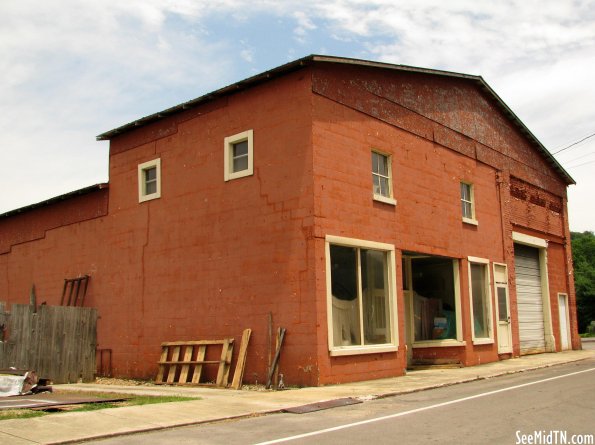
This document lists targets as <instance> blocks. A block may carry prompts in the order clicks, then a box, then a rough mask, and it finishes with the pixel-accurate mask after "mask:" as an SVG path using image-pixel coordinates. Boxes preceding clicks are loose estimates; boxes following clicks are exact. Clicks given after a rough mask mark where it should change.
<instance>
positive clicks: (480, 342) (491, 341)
mask: <svg viewBox="0 0 595 445" xmlns="http://www.w3.org/2000/svg"><path fill="white" fill-rule="evenodd" d="M473 344H474V345H493V344H494V339H493V338H475V339H473Z"/></svg>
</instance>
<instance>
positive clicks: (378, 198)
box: [372, 149, 397, 205]
mask: <svg viewBox="0 0 595 445" xmlns="http://www.w3.org/2000/svg"><path fill="white" fill-rule="evenodd" d="M372 153H376V154H377V155H380V156H384V157H385V158H386V170H387V173H388V176H385V175H383V174H381V173H377V172H375V171H374V164H373V163H372V196H373V199H374V201H380V202H383V203H385V204H391V205H397V200H396V199H394V198H393V172H392V156H391V155H390V154H388V153H384V152H382V151H380V150H376V149H372ZM374 176H379V177H382V178H386V179H387V183H388V196H384V195H381V194H378V193H376V191H375V190H374Z"/></svg>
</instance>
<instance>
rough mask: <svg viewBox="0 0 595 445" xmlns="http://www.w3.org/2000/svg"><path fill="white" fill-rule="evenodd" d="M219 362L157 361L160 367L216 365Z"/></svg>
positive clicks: (219, 361)
mask: <svg viewBox="0 0 595 445" xmlns="http://www.w3.org/2000/svg"><path fill="white" fill-rule="evenodd" d="M218 363H221V360H165V361H161V360H160V361H159V362H158V364H160V365H216V364H218Z"/></svg>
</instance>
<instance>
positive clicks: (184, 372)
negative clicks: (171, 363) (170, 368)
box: [178, 345, 194, 383]
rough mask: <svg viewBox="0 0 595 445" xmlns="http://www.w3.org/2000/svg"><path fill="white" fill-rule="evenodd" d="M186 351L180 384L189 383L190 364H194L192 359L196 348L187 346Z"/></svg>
mask: <svg viewBox="0 0 595 445" xmlns="http://www.w3.org/2000/svg"><path fill="white" fill-rule="evenodd" d="M184 349H185V351H184V361H182V362H180V363H181V364H182V370H181V371H180V378H179V379H178V382H179V383H186V382H187V381H188V371H190V364H191V363H192V362H191V361H190V360H191V359H192V351H193V350H194V346H192V345H186V346H185V348H184Z"/></svg>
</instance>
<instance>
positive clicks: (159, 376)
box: [155, 345, 168, 383]
mask: <svg viewBox="0 0 595 445" xmlns="http://www.w3.org/2000/svg"><path fill="white" fill-rule="evenodd" d="M167 352H168V346H165V345H161V359H160V360H159V372H157V377H156V378H155V382H157V383H161V382H163V376H164V374H165V363H164V362H165V361H166V360H167Z"/></svg>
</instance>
